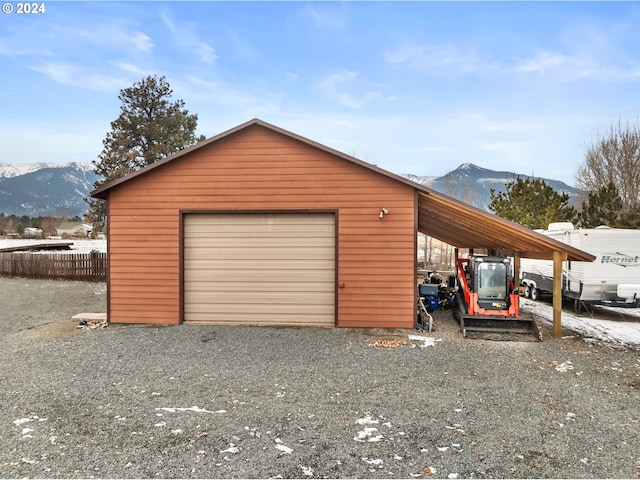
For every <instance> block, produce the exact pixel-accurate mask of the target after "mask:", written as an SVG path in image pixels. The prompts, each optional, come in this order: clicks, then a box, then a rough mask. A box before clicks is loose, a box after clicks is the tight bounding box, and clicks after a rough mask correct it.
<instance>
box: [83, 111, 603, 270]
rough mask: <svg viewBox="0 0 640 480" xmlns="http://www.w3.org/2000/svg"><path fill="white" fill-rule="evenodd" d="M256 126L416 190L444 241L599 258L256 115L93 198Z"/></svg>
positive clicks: (527, 253) (422, 216)
mask: <svg viewBox="0 0 640 480" xmlns="http://www.w3.org/2000/svg"><path fill="white" fill-rule="evenodd" d="M254 126H259V127H262V128H266V129H268V130H271V131H273V132H276V133H279V134H281V135H284V136H286V137H288V138H291V139H294V140H297V141H299V142H302V143H305V144H307V145H310V146H312V147H315V148H317V149H319V150H323V151H325V152H327V153H329V154H331V155H335V156H336V157H339V158H341V159H343V160H345V161H348V162H351V163H353V164H356V165H359V166H361V167H364V168H366V169H369V170H372V171H374V172H377V173H379V174H380V175H383V176H385V177H388V178H391V179H393V180H395V181H397V182H400V183H403V184H405V185H407V186H409V187H411V188H413V189H414V191H415V192H416V194H417V196H418V231H420V232H422V233H424V234H427V235H429V236H432V237H434V238H437V239H439V240H442V241H443V242H446V243H448V244H450V245H453V246H455V247H458V248H489V249H494V250H496V251H497V252H500V254H502V255H513V254H514V253H515V252H520V256H522V257H531V258H552V257H553V252H554V251H559V252H561V253H562V254H563V256H565V255H566V257H567V259H568V260H576V261H588V262H591V261H593V260H594V259H595V257H594V256H593V255H591V254H589V253H586V252H583V251H582V250H578V249H576V248H574V247H571V246H569V245H566V244H564V243H562V242H559V241H556V240H553V239H551V238H549V237H547V236H545V235H543V234H541V233H538V232H534V231H533V230H530V229H528V228H525V227H523V226H522V225H519V224H517V223H515V222H511V221H509V220H505V219H503V218H500V217H498V216H496V215H494V214H491V213H489V212H486V211H484V210H481V209H479V208H477V207H474V206H472V205H469V204H466V203H463V202H461V201H459V200H456V199H454V198H452V197H449V196H447V195H444V194H442V193H440V192H437V191H435V190H433V189H431V188H428V187H425V186H424V185H420V184H419V183H415V182H412V181H411V180H409V179H407V178H404V177H402V176H400V175H396V174H394V173H391V172H389V171H387V170H384V169H382V168H379V167H377V166H375V165H372V164H370V163H367V162H365V161H363V160H360V159H357V158H355V157H352V156H351V155H347V154H345V153H342V152H339V151H338V150H334V149H332V148H330V147H327V146H326V145H322V144H320V143H317V142H315V141H313V140H309V139H308V138H305V137H302V136H300V135H297V134H295V133H292V132H289V131H287V130H284V129H282V128H280V127H277V126H275V125H272V124H270V123H267V122H265V121H263V120H260V119H257V118H254V119H253V120H250V121H248V122H245V123H243V124H241V125H238V126H237V127H234V128H232V129H230V130H227V131H225V132H222V133H220V134H218V135H215V136H213V137H211V138H209V139H207V140H204V141H202V142H200V143H197V144H195V145H193V146H191V147H189V148H186V149H184V150H181V151H180V152H178V153H175V154H173V155H170V156H168V157H166V158H164V159H162V160H159V161H157V162H155V163H153V164H151V165H148V166H146V167H144V168H141V169H140V170H137V171H136V172H133V173H131V174H129V175H126V176H124V177H121V178H118V179H116V180H113V181H111V182H108V183H105V184H104V185H102V186H100V187H98V188H97V189H95V190H94V191H93V192H91V196H92V197H94V198H100V199H107V197H108V194H109V190H111V189H112V188H114V187H116V186H119V185H122V184H124V183H126V182H128V181H130V180H132V179H133V178H136V177H139V176H141V175H145V174H147V173H148V172H150V171H152V170H155V169H156V168H159V167H161V166H162V165H164V164H167V163H169V162H173V161H175V160H177V159H179V158H181V157H184V156H186V155H188V154H190V153H192V152H194V151H196V150H199V149H201V148H203V147H206V146H208V145H211V144H213V143H216V142H217V141H219V140H221V139H223V138H227V137H229V136H231V135H233V134H235V133H238V132H240V131H242V130H245V129H247V128H250V127H254Z"/></svg>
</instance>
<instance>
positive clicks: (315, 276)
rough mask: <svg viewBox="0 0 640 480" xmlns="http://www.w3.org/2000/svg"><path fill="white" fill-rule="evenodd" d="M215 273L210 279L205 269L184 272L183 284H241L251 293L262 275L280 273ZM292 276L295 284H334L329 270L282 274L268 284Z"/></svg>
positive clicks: (256, 271) (286, 280)
mask: <svg viewBox="0 0 640 480" xmlns="http://www.w3.org/2000/svg"><path fill="white" fill-rule="evenodd" d="M216 273H218V274H219V275H220V276H216V277H212V276H211V275H210V274H209V271H208V270H206V269H203V270H192V271H189V272H185V284H187V283H193V285H192V286H193V287H197V285H196V284H197V283H202V282H205V283H206V282H217V283H241V284H244V288H245V289H246V290H247V291H251V289H252V285H253V284H255V283H259V282H260V283H264V282H265V280H264V278H262V277H263V274H266V273H269V274H275V273H280V272H272V271H270V270H268V269H263V270H260V269H256V268H251V269H248V270H227V271H220V272H216ZM293 275H295V278H296V283H301V284H303V283H312V284H321V283H325V282H330V283H332V284H335V278H334V272H333V271H329V270H327V271H315V272H310V271H306V270H298V271H291V272H289V273H287V272H284V273H282V274H281V278H280V279H278V278H273V279H272V280H271V282H270V283H290V282H291V278H292V276H293ZM334 286H335V285H334ZM190 287H191V286H190Z"/></svg>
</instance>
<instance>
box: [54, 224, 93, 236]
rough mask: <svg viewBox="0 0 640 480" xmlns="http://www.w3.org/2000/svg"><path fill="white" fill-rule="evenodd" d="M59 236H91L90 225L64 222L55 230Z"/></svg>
mask: <svg viewBox="0 0 640 480" xmlns="http://www.w3.org/2000/svg"><path fill="white" fill-rule="evenodd" d="M56 230H57V232H58V235H59V236H61V237H62V236H67V237H88V236H89V235H91V230H92V228H91V225H89V224H87V223H80V222H64V223H61V224H60V225H59V226H58V228H57V229H56Z"/></svg>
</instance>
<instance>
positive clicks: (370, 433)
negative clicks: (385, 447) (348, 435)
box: [353, 427, 384, 442]
mask: <svg viewBox="0 0 640 480" xmlns="http://www.w3.org/2000/svg"><path fill="white" fill-rule="evenodd" d="M377 431H378V429H377V428H375V427H366V428H365V429H364V430H360V431H359V432H358V435H357V436H355V437H353V439H354V440H355V441H356V442H379V441H380V440H382V439H383V438H384V436H383V435H375V436H374V433H376V432H377Z"/></svg>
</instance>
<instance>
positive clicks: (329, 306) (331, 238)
mask: <svg viewBox="0 0 640 480" xmlns="http://www.w3.org/2000/svg"><path fill="white" fill-rule="evenodd" d="M183 231H184V252H183V259H184V264H183V267H184V320H185V322H197V323H214V324H234V323H241V324H243V325H245V324H256V325H257V324H260V325H266V324H273V325H303V324H310V325H327V326H329V325H331V326H332V325H334V324H335V264H336V259H335V231H336V230H335V216H334V215H333V214H318V213H275V214H274V213H272V214H253V213H251V214H187V215H185V217H184V229H183ZM247 314H250V316H251V318H249V319H248V318H247Z"/></svg>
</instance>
